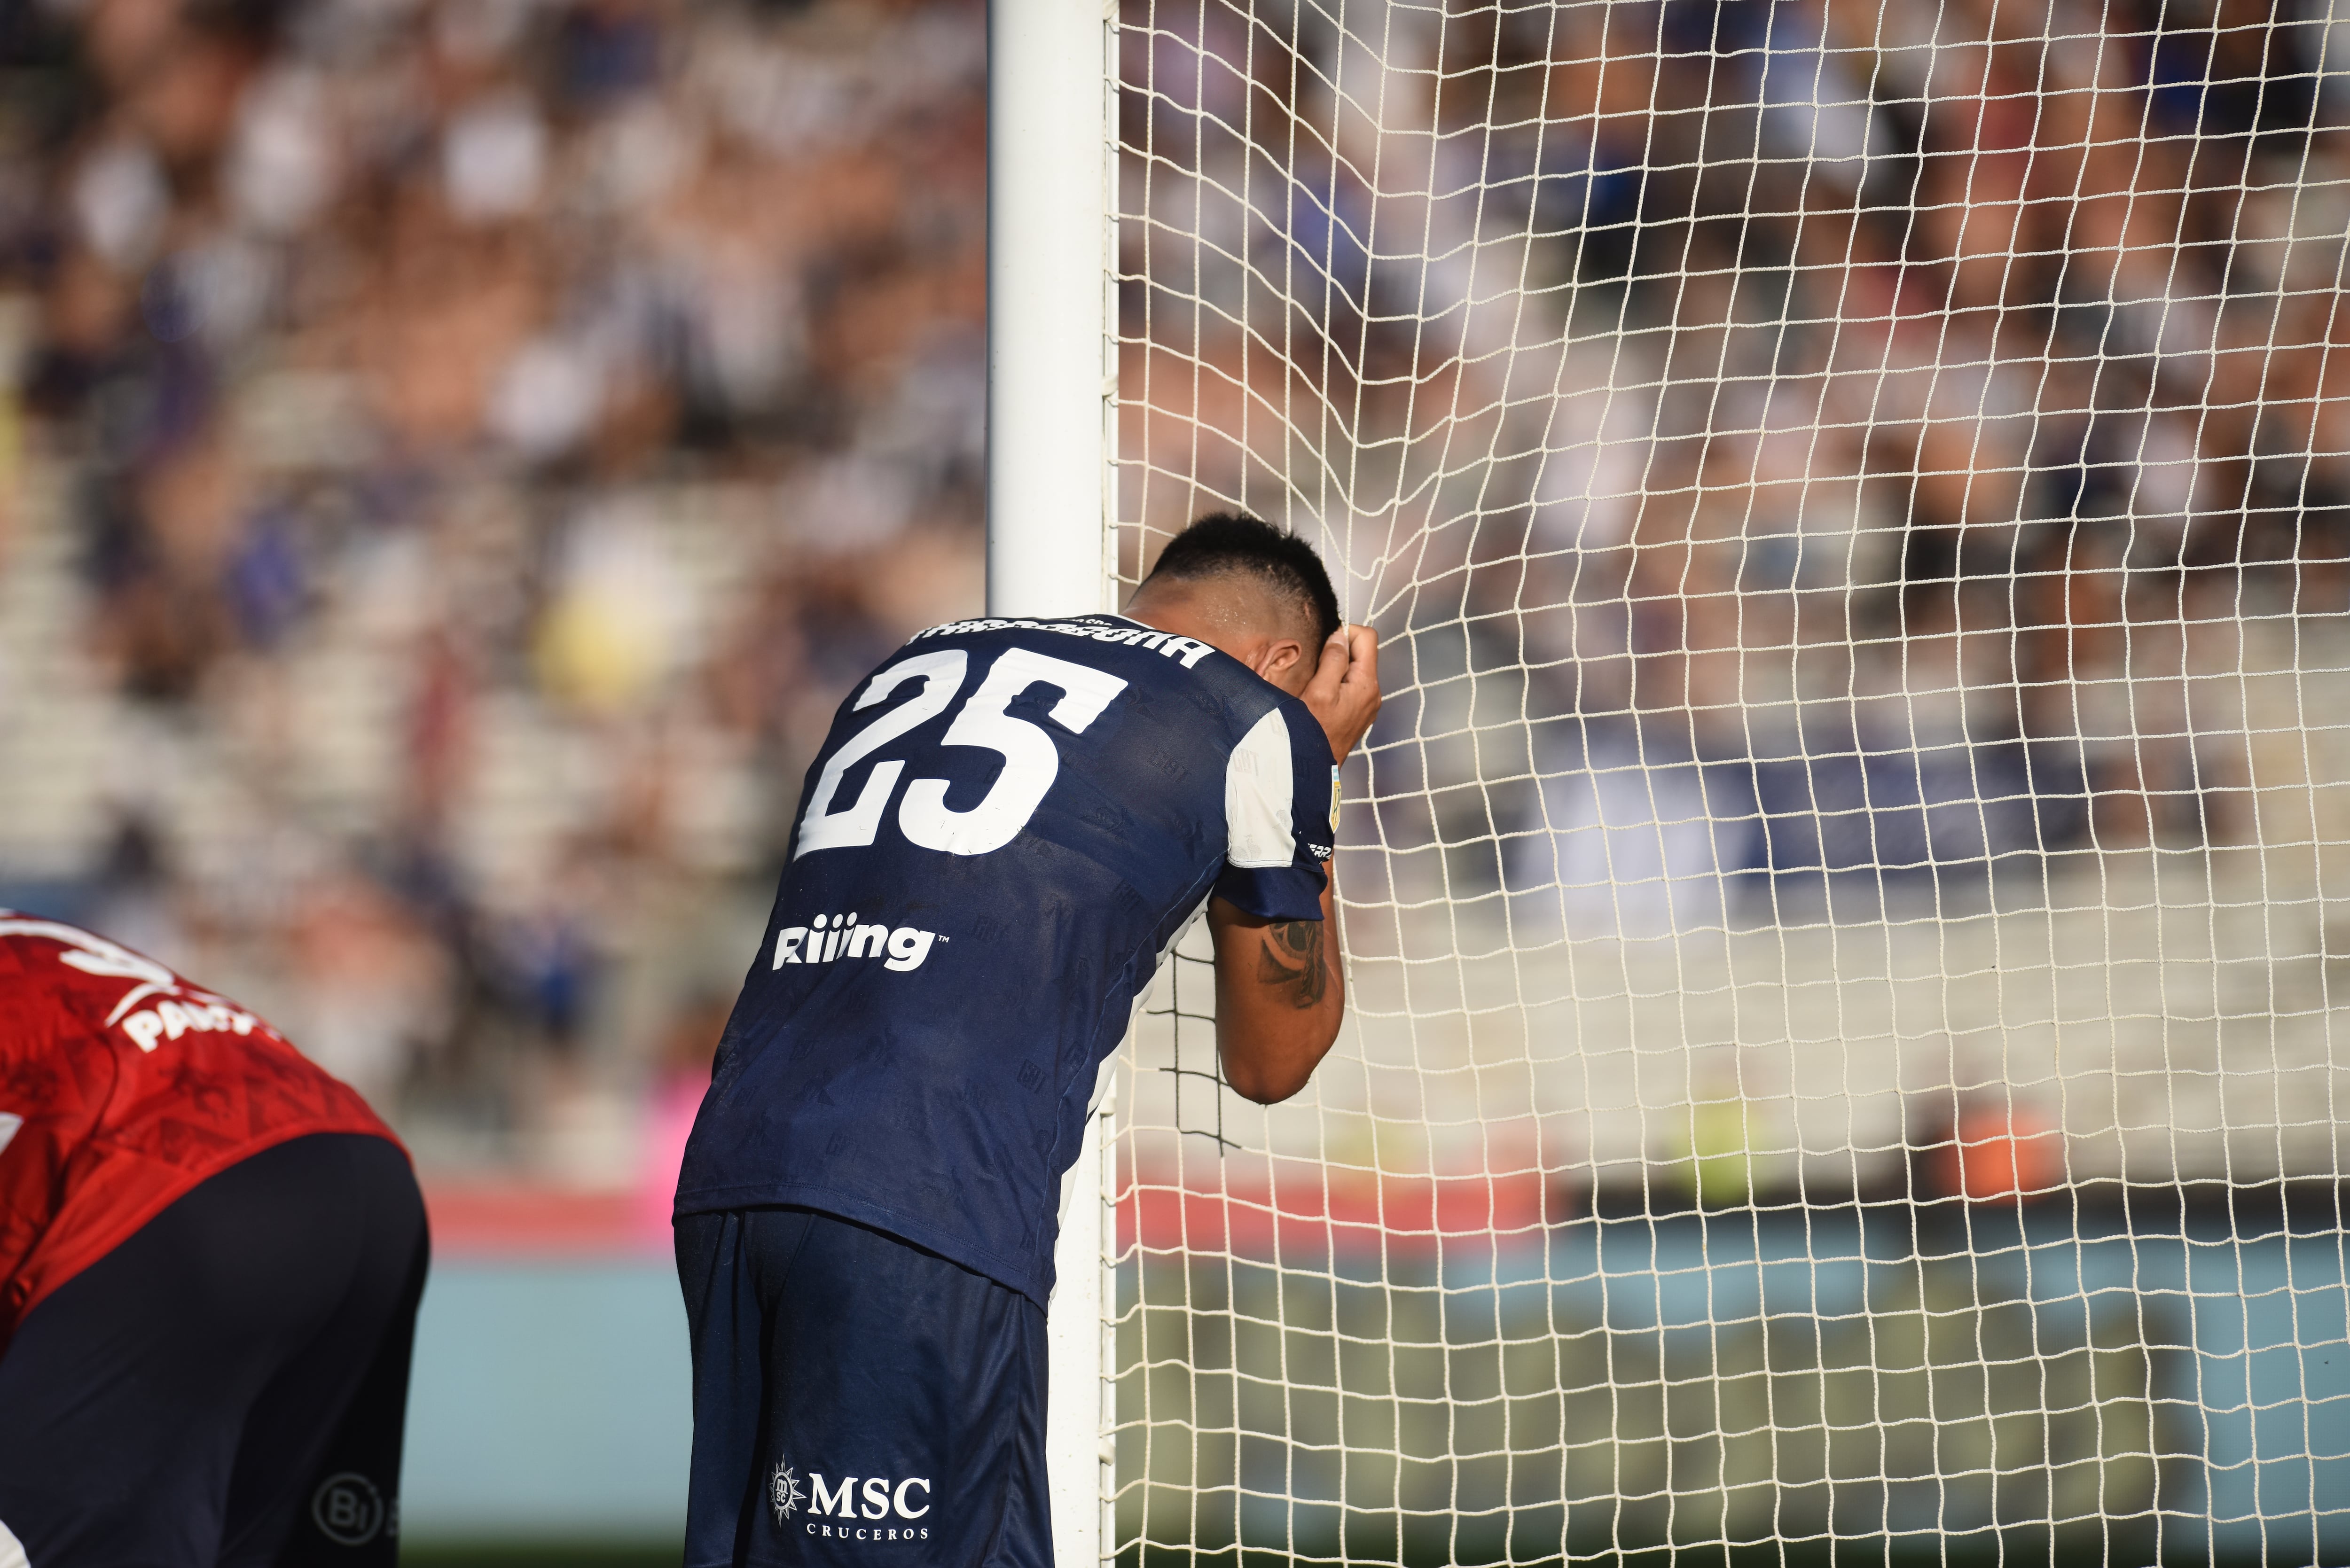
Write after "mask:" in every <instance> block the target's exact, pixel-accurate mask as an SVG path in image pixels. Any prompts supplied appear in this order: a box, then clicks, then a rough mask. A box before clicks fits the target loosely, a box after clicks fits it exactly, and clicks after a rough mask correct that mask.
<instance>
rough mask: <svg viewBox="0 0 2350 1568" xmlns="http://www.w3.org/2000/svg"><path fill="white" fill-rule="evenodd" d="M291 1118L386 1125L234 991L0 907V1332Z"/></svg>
mask: <svg viewBox="0 0 2350 1568" xmlns="http://www.w3.org/2000/svg"><path fill="white" fill-rule="evenodd" d="M309 1133H363V1134H369V1135H372V1136H375V1137H383V1138H391V1137H392V1135H391V1131H390V1128H388V1127H385V1126H384V1125H383V1122H382V1121H381V1120H380V1118H379V1117H378V1116H376V1114H375V1113H374V1112H373V1111H372V1110H369V1108H368V1104H367V1102H366V1101H365V1100H363V1099H361V1098H360V1097H359V1094H358V1092H357V1091H356V1090H353V1089H351V1088H349V1087H348V1086H346V1085H343V1084H341V1083H339V1082H338V1081H337V1080H335V1079H334V1078H331V1077H328V1075H326V1074H325V1073H324V1072H322V1071H320V1070H319V1069H318V1068H317V1066H315V1065H313V1064H311V1063H310V1062H309V1061H308V1059H307V1058H306V1057H304V1056H303V1055H302V1054H301V1053H300V1052H298V1051H296V1049H295V1048H294V1047H293V1046H292V1045H290V1044H287V1043H286V1037H285V1036H284V1035H282V1034H280V1033H277V1031H276V1030H275V1029H272V1028H271V1027H270V1026H269V1025H268V1024H267V1023H264V1022H262V1021H261V1020H260V1019H259V1018H257V1017H255V1015H254V1014H253V1013H251V1012H247V1011H246V1010H245V1009H244V1008H241V1007H239V1006H237V1005H236V1004H235V1003H234V1002H230V1001H228V1000H227V999H226V998H224V997H221V996H217V995H215V994H213V992H208V991H204V990H203V989H201V988H199V987H197V986H195V985H192V984H191V983H189V982H188V981H186V980H184V979H182V978H181V977H180V976H179V975H176V974H174V973H172V971H170V970H168V969H166V968H164V967H163V966H162V965H161V964H159V963H157V962H155V961H153V960H151V959H149V958H145V957H142V956H141V955H140V954H138V953H135V952H132V951H131V950H130V949H128V948H124V947H121V946H119V945H117V944H116V943H113V942H110V941H109V940H106V939H105V938H103V937H99V936H96V935H93V934H92V933H90V932H88V931H85V930H82V929H79V928H78V927H74V926H68V925H66V924H63V923H62V922H59V921H56V920H44V919H35V918H32V917H30V916H25V915H18V914H15V913H13V912H11V911H7V910H0V1346H5V1344H6V1343H7V1341H8V1339H9V1338H10V1337H12V1336H13V1335H14V1334H15V1333H16V1325H17V1324H19V1323H21V1322H22V1321H23V1320H24V1317H25V1314H26V1313H28V1312H30V1311H31V1310H32V1309H33V1308H34V1307H35V1306H36V1305H38V1304H39V1303H40V1302H41V1301H42V1300H43V1299H44V1298H45V1297H47V1295H48V1294H49V1293H51V1292H53V1291H55V1290H56V1289H57V1287H58V1286H59V1285H61V1284H64V1283H65V1282H67V1281H68V1280H69V1279H72V1278H73V1277H74V1276H75V1275H76V1274H78V1273H79V1272H81V1271H82V1270H84V1269H86V1268H88V1267H89V1265H90V1264H92V1263H94V1262H97V1261H98V1260H99V1258H102V1257H104V1256H105V1255H106V1254H107V1253H108V1252H109V1251H111V1250H113V1249H114V1248H115V1247H117V1246H119V1245H120V1244H121V1243H122V1242H123V1241H125V1240H127V1239H128V1238H129V1237H130V1235H131V1233H132V1232H134V1231H137V1230H138V1229H139V1228H140V1226H142V1225H144V1224H146V1223H147V1221H148V1220H151V1219H153V1218H154V1217H155V1216H156V1215H157V1214H159V1213H161V1211H162V1210H164V1209H165V1208H166V1207H168V1206H169V1205H170V1204H171V1203H172V1200H173V1199H177V1198H179V1197H181V1196H182V1194H184V1193H186V1192H187V1191H188V1190H189V1189H192V1188H193V1187H194V1186H195V1185H196V1184H197V1183H199V1182H201V1181H203V1179H205V1178H206V1177H209V1176H212V1175H213V1174H215V1173H217V1172H219V1171H222V1170H224V1169H226V1168H228V1167H230V1166H232V1165H234V1164H235V1163H236V1162H238V1161H239V1160H241V1159H244V1158H246V1157H248V1156H250V1155H255V1154H258V1153H260V1152H261V1151H262V1150H264V1149H265V1148H269V1147H274V1146H276V1145H277V1144H281V1143H284V1142H286V1140H288V1139H290V1138H296V1137H303V1136H305V1135H307V1134H309ZM393 1141H394V1142H395V1143H397V1141H398V1140H397V1139H393Z"/></svg>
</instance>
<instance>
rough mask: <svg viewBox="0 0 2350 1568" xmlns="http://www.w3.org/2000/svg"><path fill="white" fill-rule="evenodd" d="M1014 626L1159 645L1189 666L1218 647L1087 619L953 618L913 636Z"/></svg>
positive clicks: (951, 634) (1143, 628)
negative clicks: (1213, 647)
mask: <svg viewBox="0 0 2350 1568" xmlns="http://www.w3.org/2000/svg"><path fill="white" fill-rule="evenodd" d="M1013 627H1035V628H1036V629H1037V630H1039V631H1057V632H1059V633H1060V634H1061V635H1062V636H1063V637H1089V638H1091V639H1094V640H1095V641H1096V642H1123V643H1131V644H1133V645H1134V646H1135V647H1137V648H1152V649H1158V650H1159V653H1160V654H1161V655H1162V656H1163V657H1165V658H1168V659H1180V661H1181V662H1182V665H1183V668H1184V669H1186V670H1189V669H1191V666H1193V665H1195V664H1197V663H1199V662H1200V660H1201V659H1205V658H1207V657H1208V655H1209V654H1211V653H1213V652H1214V651H1215V649H1212V648H1210V647H1209V646H1208V645H1207V644H1206V643H1204V642H1201V641H1198V640H1196V639H1191V638H1188V637H1177V636H1175V635H1174V634H1173V633H1171V632H1164V631H1153V630H1152V629H1151V628H1149V627H1147V626H1106V625H1103V624H1102V623H1101V622H1098V621H1084V620H1007V619H1003V618H996V617H989V618H986V619H983V620H951V621H949V622H947V624H946V625H944V626H934V627H931V628H930V629H929V630H927V631H918V632H916V633H915V634H914V635H913V637H912V639H910V640H912V641H915V642H920V641H921V640H922V639H924V638H926V637H959V636H961V635H962V633H964V632H967V631H1004V630H1008V629H1010V628H1013Z"/></svg>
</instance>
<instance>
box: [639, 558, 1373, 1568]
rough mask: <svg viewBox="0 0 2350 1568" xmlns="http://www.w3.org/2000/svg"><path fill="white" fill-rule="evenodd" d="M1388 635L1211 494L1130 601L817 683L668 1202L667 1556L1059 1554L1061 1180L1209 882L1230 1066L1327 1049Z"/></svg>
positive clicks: (700, 1566)
mask: <svg viewBox="0 0 2350 1568" xmlns="http://www.w3.org/2000/svg"><path fill="white" fill-rule="evenodd" d="M1377 654H1378V649H1377V643H1376V639H1374V638H1373V636H1372V634H1371V632H1370V631H1369V629H1368V628H1363V627H1346V626H1342V625H1341V624H1340V621H1339V618H1338V606H1337V597H1336V595H1335V594H1334V593H1333V592H1332V591H1331V587H1330V579H1329V576H1328V574H1327V573H1326V571H1325V570H1324V569H1323V566H1322V563H1321V561H1320V560H1319V559H1318V558H1317V557H1316V556H1315V554H1314V552H1313V550H1312V549H1311V547H1309V546H1308V545H1305V543H1304V542H1303V541H1301V540H1299V539H1297V538H1295V537H1294V536H1292V535H1288V534H1285V533H1283V532H1281V531H1280V530H1278V529H1275V528H1273V527H1271V526H1269V525H1267V524H1263V523H1261V522H1258V521H1256V520H1254V519H1253V518H1247V517H1238V516H1216V517H1209V518H1203V519H1202V520H1201V521H1200V522H1198V523H1196V524H1192V525H1191V527H1190V528H1188V529H1186V530H1184V532H1182V533H1181V534H1180V535H1177V536H1176V537H1175V538H1174V539H1173V540H1172V541H1171V542H1170V544H1169V545H1168V546H1167V548H1166V550H1165V552H1164V553H1163V554H1162V555H1161V556H1160V557H1159V562H1158V565H1157V566H1156V567H1155V568H1154V569H1153V571H1152V573H1151V575H1150V576H1149V578H1148V579H1146V580H1145V581H1144V583H1143V584H1142V586H1141V587H1140V588H1139V589H1138V590H1137V591H1136V593H1135V595H1134V597H1133V598H1132V599H1131V600H1130V601H1129V602H1128V605H1127V607H1126V613H1125V614H1123V615H1088V616H1075V617H1070V618H1065V619H1050V620H1025V619H982V620H971V621H961V622H956V623H953V624H951V625H947V626H941V627H934V628H931V630H929V631H926V632H923V633H921V634H920V635H919V636H917V637H916V638H914V639H912V640H911V641H910V642H909V643H908V644H907V645H906V646H905V647H904V648H902V649H899V651H898V652H897V653H896V654H894V655H893V656H891V658H890V659H889V660H888V662H886V663H884V664H883V665H882V666H881V668H880V669H879V670H877V671H876V672H875V673H874V674H873V675H872V676H871V677H869V678H868V680H865V681H864V682H863V683H862V684H860V685H859V686H858V688H857V689H856V691H854V692H853V693H852V694H851V695H850V697H849V699H848V701H847V702H845V703H844V704H843V705H842V707H841V710H840V712H839V714H838V715H837V717H836V718H835V720H834V721H833V727H832V732H831V733H830V735H829V736H827V739H826V741H825V744H824V747H823V749H822V750H821V751H820V752H819V753H817V754H816V760H815V762H814V763H812V764H811V765H810V768H809V772H808V781H807V786H806V791H805V792H804V794H803V795H802V797H801V800H800V809H799V815H798V817H797V819H796V821H795V826H794V834H793V845H792V858H791V864H790V867H789V868H788V869H787V870H786V871H785V874H784V878H783V886H782V888H780V890H779V891H778V892H777V895H776V898H775V912H774V914H773V915H772V916H771V917H770V918H769V920H768V925H767V931H766V937H765V940H764V943H763V944H762V946H761V949H760V951H759V954H758V957H757V958H756V959H755V960H754V962H753V963H752V966H751V973H750V978H749V980H748V981H747V982H746V983H745V984H744V986H743V995H742V998H741V1000H740V1001H739V1002H737V1003H736V1004H735V1008H734V1013H733V1018H732V1020H731V1021H730V1022H729V1023H728V1024H727V1028H726V1033H725V1036H724V1039H723V1042H722V1043H721V1044H720V1046H719V1052H718V1063H717V1069H716V1073H715V1075H714V1076H713V1077H712V1083H711V1086H710V1093H709V1096H708V1097H707V1098H706V1099H705V1100H704V1101H703V1102H702V1112H701V1115H700V1117H699V1118H698V1120H697V1121H696V1123H695V1126H694V1130H693V1136H692V1139H691V1143H690V1144H689V1145H688V1147H687V1149H686V1157H685V1168H684V1173H683V1175H682V1177H681V1179H680V1182H679V1186H678V1197H677V1259H678V1273H679V1277H680V1280H681V1282H682V1284H683V1286H684V1290H685V1297H686V1307H687V1313H688V1316H689V1318H690V1320H691V1331H692V1337H693V1380H694V1388H693V1392H694V1432H693V1459H692V1479H691V1488H690V1497H689V1501H688V1525H687V1544H686V1558H685V1561H686V1564H687V1568H718V1565H720V1564H729V1565H731V1564H761V1565H764V1564H781V1563H793V1564H797V1563H867V1562H870V1563H909V1564H911V1563H920V1564H925V1565H929V1564H941V1565H943V1564H998V1563H1002V1564H1024V1565H1035V1568H1043V1565H1045V1564H1047V1563H1050V1562H1051V1561H1052V1532H1051V1528H1050V1521H1049V1518H1048V1514H1047V1507H1046V1500H1045V1455H1044V1429H1045V1301H1046V1298H1047V1297H1048V1295H1049V1294H1050V1293H1051V1291H1052V1288H1053V1243H1054V1239H1055V1234H1056V1233H1057V1231H1058V1226H1059V1211H1060V1201H1061V1182H1062V1177H1063V1175H1064V1173H1065V1172H1066V1171H1067V1169H1068V1168H1069V1166H1070V1165H1071V1163H1072V1162H1073V1161H1074V1160H1075V1158H1076V1150H1077V1147H1078V1140H1079V1137H1080V1136H1081V1133H1082V1129H1083V1127H1084V1122H1085V1117H1086V1116H1087V1110H1088V1108H1089V1107H1090V1106H1091V1104H1092V1102H1093V1100H1094V1097H1095V1094H1096V1091H1097V1085H1098V1084H1099V1083H1100V1081H1101V1078H1102V1076H1103V1073H1104V1069H1105V1068H1106V1066H1107V1063H1108V1059H1109V1057H1110V1055H1111V1054H1113V1053H1114V1052H1115V1051H1116V1050H1117V1048H1118V1043H1119V1041H1120V1040H1121V1039H1122V1038H1124V1036H1125V1033H1126V1031H1127V1025H1128V1020H1129V1018H1130V1017H1131V1015H1132V1012H1133V1008H1134V1004H1135V1002H1136V1001H1137V999H1138V998H1139V996H1140V994H1141V992H1142V991H1143V989H1144V988H1145V987H1146V986H1148V985H1149V981H1150V979H1151V976H1152V975H1153V973H1154V972H1155V971H1157V969H1158V966H1159V959H1160V958H1161V956H1162V955H1163V954H1164V952H1165V950H1167V948H1168V947H1169V946H1170V944H1171V943H1172V942H1173V940H1175V938H1176V936H1177V934H1178V933H1179V932H1180V930H1181V929H1183V927H1184V926H1185V925H1186V924H1187V923H1188V922H1189V921H1190V920H1191V917H1192V915H1193V914H1194V913H1195V912H1196V911H1197V910H1198V909H1200V907H1201V904H1202V903H1203V902H1204V903H1205V904H1206V906H1207V919H1208V923H1209V927H1210V929H1211V933H1212V935H1213V937H1214V942H1215V952H1216V1041H1217V1048H1218V1051H1219V1054H1220V1055H1221V1057H1222V1064H1223V1071H1224V1075H1225V1078H1226V1079H1227V1080H1228V1081H1229V1082H1230V1083H1231V1084H1232V1087H1233V1088H1234V1089H1236V1090H1237V1091H1239V1092H1240V1093H1241V1094H1243V1095H1245V1096H1248V1097H1250V1098H1251V1099H1254V1100H1259V1101H1263V1102H1265V1103H1268V1104H1269V1103H1272V1102H1274V1101H1277V1100H1282V1099H1285V1098H1287V1097H1288V1096H1291V1095H1294V1094H1295V1093H1296V1092H1297V1091H1298V1090H1299V1089H1300V1088H1302V1087H1304V1086H1305V1081H1306V1079H1307V1077H1308V1076H1309V1075H1311V1074H1312V1073H1313V1071H1314V1069H1315V1066H1316V1065H1317V1064H1319V1063H1320V1062H1321V1060H1322V1057H1323V1055H1324V1054H1325V1053H1326V1052H1327V1051H1328V1050H1329V1048H1330V1044H1331V1042H1332V1041H1333V1040H1334V1039H1335V1038H1336V1034H1337V1031H1338V1023H1339V1019H1340V1016H1341V1014H1342V1013H1343V1012H1344V1011H1345V1007H1346V992H1345V985H1344V981H1343V979H1342V976H1341V971H1340V967H1339V957H1338V945H1337V941H1336V930H1335V926H1334V923H1333V913H1332V903H1331V892H1330V883H1329V875H1328V865H1329V860H1330V856H1331V852H1332V849H1333V846H1334V845H1333V834H1334V830H1335V828H1336V817H1337V806H1336V801H1337V795H1336V788H1337V773H1338V769H1337V764H1338V763H1340V762H1342V761H1344V760H1345V758H1346V755H1347V753H1348V752H1349V751H1351V750H1352V749H1353V748H1354V746H1355V744H1356V742H1358V741H1359V740H1361V739H1362V736H1363V733H1364V732H1365V731H1366V730H1367V729H1368V728H1369V726H1370V722H1371V719H1372V717H1373V715H1374V714H1376V713H1377V712H1378V706H1379V688H1378V663H1377Z"/></svg>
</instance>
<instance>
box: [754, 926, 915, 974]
mask: <svg viewBox="0 0 2350 1568" xmlns="http://www.w3.org/2000/svg"><path fill="white" fill-rule="evenodd" d="M945 940H947V939H946V938H944V937H942V936H941V935H939V934H938V933H937V932H936V931H923V930H917V929H914V928H913V927H912V926H899V927H898V928H897V929H895V930H892V929H889V927H888V926H880V925H867V926H860V925H858V923H857V916H856V914H855V913H854V912H851V913H849V914H846V915H818V916H817V917H816V919H815V920H814V921H813V922H812V923H811V924H809V925H806V926H785V928H784V929H782V930H780V931H777V932H776V933H775V962H774V963H773V964H771V965H769V966H768V967H769V968H771V969H781V968H783V967H784V966H785V964H787V963H832V962H835V961H838V960H840V959H854V958H878V959H880V960H882V964H881V967H882V968H883V969H889V970H896V971H898V972H899V973H900V974H903V973H904V972H905V971H908V970H910V969H920V968H921V967H922V961H923V960H924V959H926V958H928V957H930V956H931V943H932V942H942V941H945Z"/></svg>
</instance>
